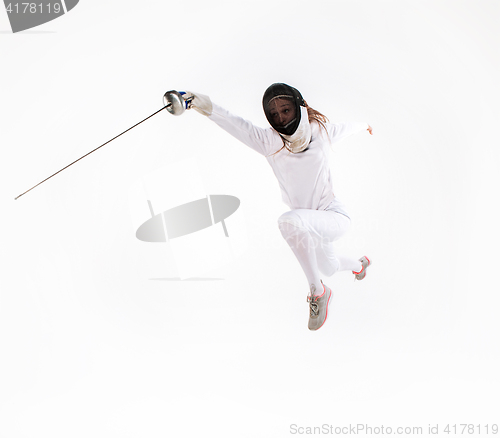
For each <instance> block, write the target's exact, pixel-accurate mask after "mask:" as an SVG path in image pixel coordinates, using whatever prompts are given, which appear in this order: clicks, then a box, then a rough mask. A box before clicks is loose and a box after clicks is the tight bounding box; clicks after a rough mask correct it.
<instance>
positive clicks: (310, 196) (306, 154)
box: [208, 104, 368, 216]
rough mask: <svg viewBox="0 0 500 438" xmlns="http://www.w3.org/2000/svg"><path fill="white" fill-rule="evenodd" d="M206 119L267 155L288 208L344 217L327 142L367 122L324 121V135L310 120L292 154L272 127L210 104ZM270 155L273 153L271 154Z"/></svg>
mask: <svg viewBox="0 0 500 438" xmlns="http://www.w3.org/2000/svg"><path fill="white" fill-rule="evenodd" d="M208 118H209V119H210V120H212V121H213V122H215V123H216V124H217V125H219V126H220V127H221V128H222V129H224V130H225V131H227V132H228V133H229V134H231V135H232V136H233V137H235V138H237V139H238V140H240V141H241V142H243V143H244V144H246V145H247V146H249V147H251V148H252V149H254V150H255V151H257V152H258V153H260V154H262V155H264V156H265V157H266V158H267V161H268V163H269V164H270V165H271V167H272V169H273V172H274V174H275V175H276V178H277V179H278V183H279V185H280V188H281V195H282V198H283V202H284V203H285V204H286V205H288V206H289V207H290V208H291V209H292V210H294V209H298V208H308V209H312V210H325V209H327V208H328V210H335V211H338V212H339V213H342V214H344V215H346V216H347V214H346V213H345V211H344V210H343V207H342V204H341V203H340V202H338V200H337V199H336V198H335V196H334V194H333V188H332V179H331V171H330V166H329V158H330V145H331V144H333V143H336V142H338V141H340V140H342V139H344V138H346V137H348V136H350V135H352V134H354V133H357V132H360V131H362V130H366V129H368V124H367V123H360V122H356V123H325V126H326V129H327V131H328V136H327V135H326V133H325V132H324V130H323V128H321V127H320V126H319V124H318V123H316V122H312V123H311V142H310V144H309V147H308V149H306V150H305V151H303V152H300V153H298V154H292V153H291V152H289V151H288V150H287V149H286V148H284V149H283V150H281V151H280V152H278V153H277V154H275V152H276V151H279V150H280V149H281V148H282V147H283V140H282V139H281V137H280V135H279V134H278V132H276V131H275V130H274V129H273V128H271V127H269V128H259V127H257V126H254V125H253V124H252V123H251V122H249V121H247V120H245V119H243V118H241V117H239V116H236V115H234V114H231V113H230V112H229V111H227V110H225V109H224V108H222V107H220V106H219V105H216V104H213V111H212V114H211V115H209V116H208ZM273 154H274V155H273Z"/></svg>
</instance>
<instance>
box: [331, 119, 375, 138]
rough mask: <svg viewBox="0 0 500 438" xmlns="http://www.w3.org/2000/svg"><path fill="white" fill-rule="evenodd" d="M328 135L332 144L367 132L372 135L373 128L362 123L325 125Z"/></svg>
mask: <svg viewBox="0 0 500 438" xmlns="http://www.w3.org/2000/svg"><path fill="white" fill-rule="evenodd" d="M326 126H327V128H328V134H329V136H330V139H331V141H332V143H336V142H338V141H341V140H343V139H344V138H347V137H349V136H350V135H352V134H356V133H358V132H361V131H364V130H367V131H368V132H369V133H370V134H371V135H373V128H372V127H371V126H370V125H369V124H368V123H364V122H349V123H327V125H326Z"/></svg>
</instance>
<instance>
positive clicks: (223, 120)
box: [188, 92, 281, 155]
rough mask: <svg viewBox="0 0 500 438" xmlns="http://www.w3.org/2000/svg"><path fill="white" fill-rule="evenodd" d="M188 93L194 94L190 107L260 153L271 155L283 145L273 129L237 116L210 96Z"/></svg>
mask: <svg viewBox="0 0 500 438" xmlns="http://www.w3.org/2000/svg"><path fill="white" fill-rule="evenodd" d="M188 93H189V94H191V95H193V96H194V99H193V100H192V102H191V105H190V108H193V109H195V110H196V111H198V112H199V113H201V114H203V115H205V116H207V117H208V118H209V119H210V120H212V121H213V122H214V123H216V124H217V125H218V126H220V127H221V128H222V129H224V131H226V132H228V133H229V134H231V135H232V136H233V137H235V138H236V139H238V140H240V141H241V142H242V143H244V144H246V145H247V146H249V147H251V148H252V149H254V150H255V151H257V152H259V153H260V154H262V155H269V154H270V153H272V152H275V151H276V150H278V149H279V148H280V147H281V146H280V144H281V139H280V137H279V135H278V133H277V132H275V131H274V130H273V129H271V128H267V129H264V128H259V127H258V126H255V125H254V124H253V123H252V122H249V121H248V120H245V119H243V118H242V117H239V116H236V115H234V114H232V113H230V112H229V111H227V110H226V109H224V108H222V107H221V106H219V105H217V104H215V103H213V102H212V101H211V100H210V98H209V97H208V96H204V95H199V94H197V93H191V92H188Z"/></svg>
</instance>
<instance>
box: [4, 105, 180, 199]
mask: <svg viewBox="0 0 500 438" xmlns="http://www.w3.org/2000/svg"><path fill="white" fill-rule="evenodd" d="M171 105H172V104H171V103H169V104H168V105H165V106H164V107H163V108H161V109H159V110H158V111H156V112H154V113H153V114H151V115H150V116H148V117H146V118H145V119H144V120H141V121H140V122H139V123H136V124H135V125H134V126H131V127H130V128H128V129H127V130H125V131H123V132H122V133H121V134H118V135H117V136H116V137H113V138H112V139H111V140H108V141H107V142H106V143H103V144H102V145H101V146H98V147H96V148H95V149H93V150H91V151H90V152H88V153H86V154H85V155H83V156H81V157H80V158H78V160H75V161H73V162H72V163H70V164H68V165H67V166H65V167H63V168H62V169H61V170H58V171H57V172H56V173H53V174H52V175H50V176H49V177H48V178H45V179H44V180H43V181H40V182H39V183H38V184H36V185H34V186H33V187H31V189H29V190H26V191H25V192H24V193H21V194H20V195H19V196H17V197H16V198H14V200H16V199H19V198H20V197H21V196H23V195H25V194H26V193H28V192H29V191H31V190H33V189H34V188H35V187H38V186H39V185H40V184H42V183H44V182H45V181H47V180H49V179H50V178H52V177H53V176H56V175H57V174H58V173H60V172H62V171H63V170H64V169H67V168H68V167H69V166H72V165H73V164H75V163H76V162H78V161H80V160H81V159H83V158H85V157H86V156H87V155H90V154H91V153H92V152H95V151H96V150H97V149H100V148H102V147H103V146H106V145H107V144H108V143H110V142H112V141H113V140H115V139H117V138H118V137H120V135H123V134H125V133H126V132H128V131H130V130H131V129H133V128H135V127H136V126H137V125H140V124H141V123H142V122H145V121H146V120H148V119H150V118H151V117H153V116H154V115H156V114H158V113H159V112H160V111H163V110H164V109H165V108H168V107H170V106H171Z"/></svg>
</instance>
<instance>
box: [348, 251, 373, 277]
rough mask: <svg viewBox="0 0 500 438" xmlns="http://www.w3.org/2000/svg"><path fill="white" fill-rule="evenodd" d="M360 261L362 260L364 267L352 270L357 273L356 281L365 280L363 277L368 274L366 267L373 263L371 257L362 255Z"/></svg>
mask: <svg viewBox="0 0 500 438" xmlns="http://www.w3.org/2000/svg"><path fill="white" fill-rule="evenodd" d="M359 261H360V262H361V266H362V268H361V271H359V272H354V271H352V273H353V274H354V275H355V278H354V281H356V280H363V278H365V276H366V268H368V266H370V265H371V264H372V262H370V259H369V258H368V257H366V256H363V257H361V258H360V259H359Z"/></svg>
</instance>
